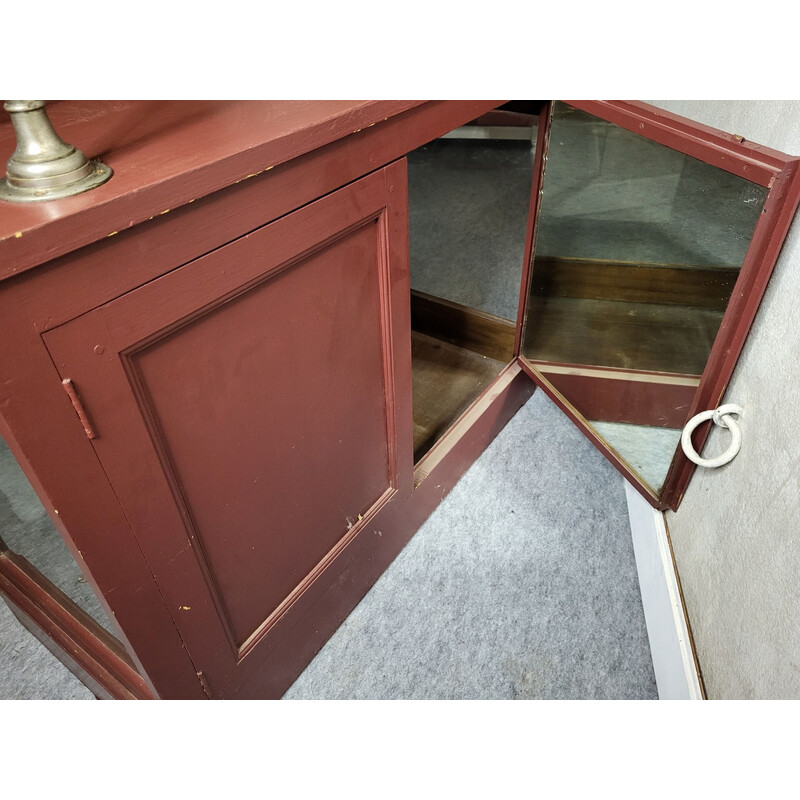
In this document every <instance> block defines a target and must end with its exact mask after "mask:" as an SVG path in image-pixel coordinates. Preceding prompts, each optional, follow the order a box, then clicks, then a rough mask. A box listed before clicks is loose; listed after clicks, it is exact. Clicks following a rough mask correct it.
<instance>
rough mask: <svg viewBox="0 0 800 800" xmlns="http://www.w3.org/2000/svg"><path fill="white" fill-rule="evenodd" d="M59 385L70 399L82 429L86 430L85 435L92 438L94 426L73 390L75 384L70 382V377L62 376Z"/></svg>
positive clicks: (93, 436) (94, 434) (94, 435)
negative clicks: (62, 378)
mask: <svg viewBox="0 0 800 800" xmlns="http://www.w3.org/2000/svg"><path fill="white" fill-rule="evenodd" d="M61 385H62V386H63V387H64V391H65V392H66V393H67V395H68V396H69V399H70V400H71V401H72V407H73V408H74V409H75V412H76V413H77V415H78V419H79V420H80V421H81V425H83V429H84V431H86V435H87V436H88V437H89V438H90V439H94V438H95V437H96V436H97V434H96V433H95V432H94V428H92V425H91V423H90V422H89V418H88V417H87V416H86V411H85V409H84V408H83V404H82V403H81V399H80V397H78V393H77V392H76V391H75V385H74V384H73V383H72V378H64V380H63V381H61Z"/></svg>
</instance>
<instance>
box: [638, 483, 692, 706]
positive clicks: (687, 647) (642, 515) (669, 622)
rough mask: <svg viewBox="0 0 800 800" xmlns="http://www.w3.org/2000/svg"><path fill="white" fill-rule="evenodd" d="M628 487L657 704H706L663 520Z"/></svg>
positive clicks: (657, 512)
mask: <svg viewBox="0 0 800 800" xmlns="http://www.w3.org/2000/svg"><path fill="white" fill-rule="evenodd" d="M623 480H624V479H623ZM624 483H625V493H626V495H627V498H628V517H629V518H630V522H631V535H632V537H633V550H634V554H635V556H636V570H637V572H638V573H639V586H640V588H641V592H642V605H643V606H644V618H645V622H646V624H647V636H648V638H649V640H650V651H651V653H652V654H653V670H654V671H655V674H656V684H657V685H658V697H659V700H702V699H703V692H702V689H701V688H700V678H699V676H698V674H697V667H696V664H695V659H694V652H693V648H692V640H691V637H690V636H689V629H688V627H687V625H686V615H685V611H684V608H683V602H682V600H681V595H680V591H679V589H678V576H677V575H676V573H675V563H674V561H673V559H672V552H671V550H670V546H669V540H668V538H667V529H666V526H665V524H664V515H663V514H662V513H661V512H660V511H656V509H654V508H653V507H652V506H651V505H650V504H649V503H648V502H647V501H646V500H645V499H644V498H643V497H642V496H641V495H640V494H639V492H637V491H636V490H635V489H634V488H633V487H632V486H631V485H630V484H629V483H628V482H627V481H624Z"/></svg>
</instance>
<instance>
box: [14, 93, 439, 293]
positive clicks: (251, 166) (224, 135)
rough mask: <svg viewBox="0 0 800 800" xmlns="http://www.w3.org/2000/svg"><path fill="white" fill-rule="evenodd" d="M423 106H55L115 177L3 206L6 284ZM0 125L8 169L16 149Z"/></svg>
mask: <svg viewBox="0 0 800 800" xmlns="http://www.w3.org/2000/svg"><path fill="white" fill-rule="evenodd" d="M422 102H424V101H418V100H403V101H390V100H368V101H351V100H291V101H284V100H280V101H271V100H264V101H261V100H259V101H253V100H251V101H51V102H49V103H48V104H47V112H48V116H49V117H50V120H51V122H52V123H53V126H54V127H55V129H56V132H57V133H58V134H59V136H61V138H62V139H64V141H66V142H68V143H69V144H72V145H74V146H75V147H78V148H80V149H81V150H82V151H83V152H84V153H85V154H86V155H87V156H88V157H89V158H96V159H99V160H100V161H102V162H103V163H105V164H107V165H108V166H110V167H111V168H112V169H113V170H114V175H113V177H112V178H111V180H109V181H108V182H107V183H105V184H104V185H102V186H100V187H98V188H96V189H93V190H91V191H89V192H86V193H84V194H80V195H77V196H75V197H70V198H66V199H63V200H49V201H44V202H41V203H19V204H15V203H8V202H2V201H0V280H3V279H4V278H8V277H11V276H13V275H17V274H19V273H21V272H24V271H25V270H27V269H30V268H31V267H34V266H36V265H38V264H41V263H43V262H45V261H48V260H50V259H52V258H54V257H57V256H59V255H62V254H63V253H65V252H69V251H70V250H73V249H75V248H76V247H80V246H83V245H85V244H88V243H89V242H91V241H97V240H99V239H102V238H103V237H105V236H110V235H113V234H114V233H116V232H119V231H121V230H124V229H126V228H129V227H131V226H133V225H136V224H138V223H140V222H143V221H145V220H147V219H150V218H152V217H154V216H156V215H158V214H165V213H168V212H169V210H171V209H174V208H177V207H179V206H181V205H184V204H186V203H188V202H190V201H192V200H194V199H197V198H199V197H203V196H205V195H207V194H210V193H212V192H215V191H217V190H219V189H222V188H224V187H225V186H228V185H230V184H233V183H236V182H237V181H240V180H243V179H247V178H249V177H252V176H253V175H255V174H260V173H261V172H264V171H266V170H268V169H271V168H272V167H274V166H276V165H278V164H282V163H285V162H286V161H289V160H291V159H293V158H297V157H298V156H301V155H304V154H305V153H308V152H311V151H312V150H315V149H318V148H320V147H323V146H325V145H327V144H330V143H332V142H334V141H336V140H338V139H342V138H344V137H345V136H348V135H350V134H353V133H356V132H358V131H359V130H361V129H363V128H366V127H369V126H372V125H376V124H379V123H380V122H383V121H385V120H387V119H389V118H390V117H393V116H395V115H397V114H401V113H403V112H404V111H407V110H409V109H411V108H414V107H415V106H418V105H421V104H422ZM3 115H4V119H2V121H1V122H0V161H2V163H3V164H5V163H6V162H7V161H8V159H9V158H10V156H11V154H12V152H13V151H14V148H15V137H14V132H13V129H12V127H11V123H10V121H9V117H8V115H7V114H5V112H3Z"/></svg>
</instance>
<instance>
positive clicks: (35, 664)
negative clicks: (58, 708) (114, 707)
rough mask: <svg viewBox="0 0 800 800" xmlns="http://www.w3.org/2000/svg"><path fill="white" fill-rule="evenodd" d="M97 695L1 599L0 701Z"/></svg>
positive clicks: (92, 697)
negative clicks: (29, 630)
mask: <svg viewBox="0 0 800 800" xmlns="http://www.w3.org/2000/svg"><path fill="white" fill-rule="evenodd" d="M93 699H94V695H93V694H92V693H91V692H90V691H89V690H88V689H87V688H86V687H85V686H84V685H83V684H82V683H81V682H80V681H79V680H78V679H77V678H76V677H75V676H74V675H73V674H72V673H71V672H70V671H69V670H68V669H67V668H66V667H65V666H64V665H63V664H62V663H61V662H60V661H59V660H58V659H57V658H55V656H53V655H52V653H50V652H49V651H48V650H47V648H46V647H45V646H44V645H43V644H41V643H40V642H39V641H38V640H37V639H35V638H34V637H33V636H31V634H30V633H28V631H26V630H25V628H23V627H22V625H20V624H19V622H17V620H16V618H15V617H14V615H13V614H12V613H11V611H9V609H8V606H7V605H6V604H5V602H4V601H3V600H2V598H0V700H93Z"/></svg>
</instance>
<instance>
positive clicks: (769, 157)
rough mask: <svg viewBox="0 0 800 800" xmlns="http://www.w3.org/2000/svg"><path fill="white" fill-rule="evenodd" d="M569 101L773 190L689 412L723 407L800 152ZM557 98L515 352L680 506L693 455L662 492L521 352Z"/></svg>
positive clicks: (660, 504)
mask: <svg viewBox="0 0 800 800" xmlns="http://www.w3.org/2000/svg"><path fill="white" fill-rule="evenodd" d="M564 102H565V103H567V104H568V105H570V106H572V107H573V108H576V109H579V110H581V111H585V112H587V113H589V114H592V115H594V116H596V117H599V118H600V119H603V120H606V121H607V122H611V123H613V124H614V125H618V126H619V127H621V128H624V129H626V130H628V131H631V132H633V133H637V134H639V135H640V136H644V137H645V138H647V139H650V140H652V141H654V142H657V143H659V144H662V145H665V146H666V147H670V148H672V149H673V150H676V151H678V152H681V153H684V154H685V155H688V156H691V157H692V158H696V159H698V160H700V161H703V162H705V163H707V164H710V165H712V166H715V167H718V168H720V169H723V170H725V171H727V172H730V173H732V174H734V175H737V176H739V177H742V178H745V179H747V180H748V181H751V182H752V183H755V184H758V185H759V186H763V187H766V188H767V189H768V194H767V197H766V200H765V202H764V208H763V211H762V214H761V216H760V218H759V220H758V222H757V223H756V227H755V230H754V232H753V236H752V239H751V241H750V245H749V247H748V249H747V254H746V256H745V259H744V262H743V264H742V267H741V269H740V271H739V277H738V279H737V281H736V284H735V286H734V288H733V293H732V295H731V298H730V301H729V303H728V306H727V309H726V311H725V313H724V316H723V319H722V323H721V325H720V328H719V331H718V333H717V336H716V338H715V340H714V345H713V347H712V349H711V353H710V355H709V358H708V362H707V363H706V367H705V369H704V371H703V374H702V377H701V379H700V385H699V386H698V388H697V390H696V391H695V393H694V398H693V400H692V403H691V406H690V408H689V410H688V412H687V415H686V419H687V420H688V419H690V418H691V417H693V416H694V415H695V414H697V413H699V412H700V411H703V410H705V409H708V408H716V407H717V406H719V404H720V403H721V401H722V398H723V396H724V393H725V390H726V388H727V386H728V383H729V382H730V379H731V376H732V375H733V371H734V369H735V367H736V362H737V361H738V358H739V354H740V353H741V351H742V347H743V346H744V342H745V339H746V338H747V334H748V332H749V330H750V327H751V325H752V324H753V320H754V319H755V315H756V312H757V310H758V307H759V305H760V303H761V299H762V297H763V295H764V291H765V290H766V287H767V282H768V281H769V278H770V275H771V274H772V271H773V269H774V267H775V264H776V262H777V259H778V255H779V253H780V250H781V246H782V245H783V241H784V239H785V238H786V234H787V233H788V231H789V226H790V225H791V222H792V219H793V217H794V213H795V210H796V209H797V205H798V201H799V200H800V170H798V165H799V164H800V158H798V157H796V156H789V155H786V154H785V153H780V152H778V151H776V150H772V149H770V148H768V147H763V146H761V145H758V144H754V143H751V142H748V141H746V140H745V139H744V138H743V137H740V136H736V135H733V134H729V133H723V132H722V131H719V130H716V129H714V128H711V127H708V126H706V125H701V124H700V123H698V122H694V121H692V120H689V119H686V118H685V117H681V116H678V115H676V114H671V113H669V112H667V111H663V110H661V109H659V108H656V107H654V106H651V105H648V104H647V103H641V102H634V101H622V100H565V101H564ZM552 105H553V103H552V101H550V102H548V103H546V104H545V106H544V107H543V108H542V111H541V113H540V117H539V132H538V139H537V147H536V156H535V159H536V160H535V165H534V181H533V188H532V192H531V212H530V219H529V222H528V225H529V229H528V242H527V248H526V252H525V260H524V269H523V275H522V285H521V290H520V300H519V310H518V315H517V332H516V340H515V344H514V354H515V355H516V357H517V358H518V360H519V363H520V366H521V367H522V369H523V370H524V371H525V372H526V373H527V374H528V375H529V376H530V377H531V378H532V379H533V380H534V381H535V382H536V384H537V385H538V386H540V387H541V388H542V389H543V390H544V392H545V393H546V394H547V395H548V396H549V397H550V398H551V399H552V400H553V401H554V402H555V403H556V404H557V405H558V406H559V407H560V408H561V409H562V411H564V413H566V414H567V416H569V417H570V419H572V421H573V422H574V423H575V424H576V425H577V426H578V427H579V428H580V429H581V431H583V433H584V434H585V435H586V436H587V437H588V438H589V439H590V440H591V441H592V443H593V444H594V445H595V446H596V447H597V448H598V449H599V450H601V451H602V452H603V453H604V455H605V456H606V457H607V458H608V459H609V461H611V463H612V464H613V465H614V466H615V467H616V469H617V470H619V472H621V473H622V474H623V475H624V476H625V478H627V480H628V481H630V483H631V484H632V485H633V486H634V487H635V488H636V489H637V490H638V491H639V492H640V493H641V494H642V495H643V496H644V497H645V498H646V499H647V500H648V502H650V503H651V504H652V505H653V506H655V507H656V508H659V509H662V510H666V509H672V510H673V511H674V510H676V509H677V508H678V506H679V505H680V502H681V500H682V499H683V495H684V493H685V492H686V487H687V486H688V484H689V481H690V479H691V477H692V474H693V473H694V470H695V464H693V463H692V462H691V461H689V459H688V458H686V456H685V455H684V453H683V451H682V450H681V448H680V447H678V448H676V451H675V454H674V456H673V458H672V463H671V465H670V468H669V471H668V473H667V476H666V478H665V480H664V484H663V487H662V489H661V491H660V493H658V494H656V493H655V492H653V491H652V490H651V489H650V488H649V487H648V486H647V485H646V484H644V483H643V481H642V480H641V479H640V478H639V477H638V476H637V475H636V473H634V472H633V471H632V470H631V468H630V467H629V466H628V465H627V464H626V462H625V461H624V460H623V459H621V458H620V457H619V456H618V455H617V453H616V452H615V451H614V450H612V449H611V448H610V447H609V445H608V444H606V442H605V441H604V440H603V439H602V438H601V437H600V436H599V435H598V434H597V433H596V432H595V430H594V429H593V428H592V426H591V425H590V424H589V423H588V422H587V421H586V419H585V418H584V417H583V416H582V415H581V414H579V413H578V412H577V411H576V410H575V408H574V407H573V406H572V404H571V403H570V402H569V401H568V400H566V398H565V397H564V396H563V395H562V394H561V393H560V392H558V391H557V390H556V389H555V388H554V387H553V386H552V385H551V384H550V383H549V382H548V381H547V380H546V379H544V378H543V377H542V375H541V374H540V373H539V372H538V371H537V370H536V369H535V368H534V367H533V366H532V365H531V363H530V362H529V361H528V360H527V359H526V358H525V357H524V356H522V355H521V347H522V331H523V327H524V323H525V315H526V310H527V301H528V295H529V292H530V283H531V277H532V274H533V245H534V241H535V238H536V225H537V222H538V217H539V210H540V200H541V196H542V187H543V174H544V164H545V157H546V154H547V146H548V137H549V131H550V119H551V113H552ZM710 430H711V423H710V422H706V423H704V424H702V425H701V426H700V427H699V428H698V429H697V430H696V432H695V434H694V436H693V443H694V446H695V449H696V450H697V451H698V452H700V451H701V449H702V447H703V445H704V444H705V442H706V439H707V438H708V434H709V432H710Z"/></svg>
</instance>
